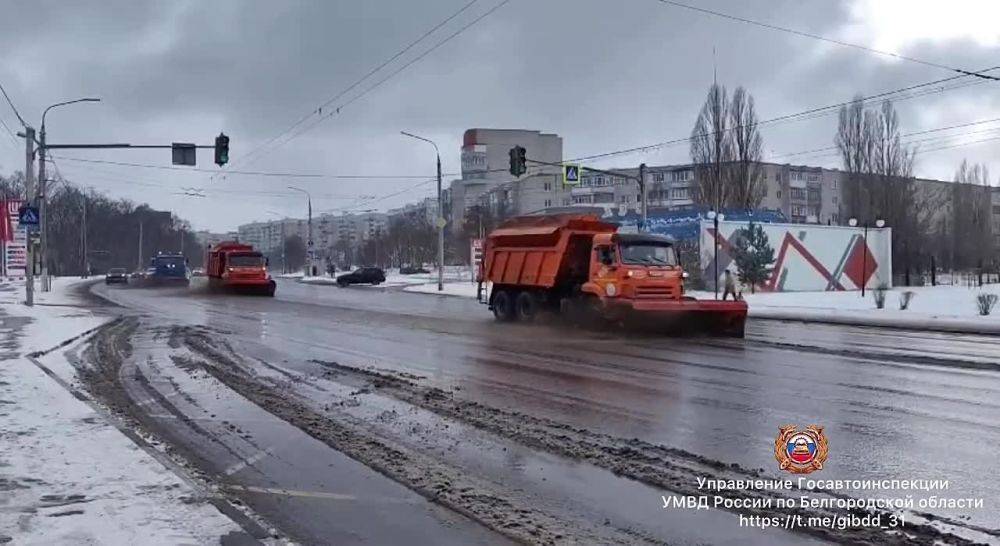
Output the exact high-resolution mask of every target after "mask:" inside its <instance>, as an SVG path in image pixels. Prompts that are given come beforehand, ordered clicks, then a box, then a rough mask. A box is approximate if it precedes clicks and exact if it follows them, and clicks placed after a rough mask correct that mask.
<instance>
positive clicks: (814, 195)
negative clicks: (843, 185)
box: [809, 188, 820, 201]
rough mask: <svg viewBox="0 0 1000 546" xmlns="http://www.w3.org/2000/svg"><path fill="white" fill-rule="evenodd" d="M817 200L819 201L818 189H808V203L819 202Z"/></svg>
mask: <svg viewBox="0 0 1000 546" xmlns="http://www.w3.org/2000/svg"><path fill="white" fill-rule="evenodd" d="M819 199H820V195H819V188H816V189H813V188H809V200H810V201H819Z"/></svg>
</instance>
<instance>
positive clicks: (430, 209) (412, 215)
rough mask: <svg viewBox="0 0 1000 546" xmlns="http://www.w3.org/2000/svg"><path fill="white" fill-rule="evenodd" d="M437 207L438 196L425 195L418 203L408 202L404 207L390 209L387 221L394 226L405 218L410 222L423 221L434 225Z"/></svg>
mask: <svg viewBox="0 0 1000 546" xmlns="http://www.w3.org/2000/svg"><path fill="white" fill-rule="evenodd" d="M437 209H438V204H437V197H425V198H424V199H422V200H420V201H417V202H416V203H408V204H406V205H404V206H402V207H399V208H395V209H390V210H389V212H388V213H387V216H388V218H387V222H388V224H389V225H390V226H392V225H393V224H394V223H396V222H398V221H401V220H404V219H405V220H407V221H408V222H423V223H426V224H428V225H431V226H433V225H435V222H436V221H437V215H438V214H437Z"/></svg>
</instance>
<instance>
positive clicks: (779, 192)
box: [778, 190, 781, 199]
mask: <svg viewBox="0 0 1000 546" xmlns="http://www.w3.org/2000/svg"><path fill="white" fill-rule="evenodd" d="M778 199H781V190H778Z"/></svg>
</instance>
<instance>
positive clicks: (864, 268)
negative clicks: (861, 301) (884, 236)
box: [847, 218, 885, 298]
mask: <svg viewBox="0 0 1000 546" xmlns="http://www.w3.org/2000/svg"><path fill="white" fill-rule="evenodd" d="M847 225H849V226H851V227H858V219H857V218H851V219H850V220H848V221H847ZM875 227H877V228H879V229H882V228H884V227H885V220H883V219H881V218H879V219H877V220H875ZM864 230H865V231H864V238H863V239H862V242H863V244H864V248H863V249H862V252H861V297H862V298H863V297H865V285H866V284H868V279H867V278H866V277H867V276H868V220H865V225H864Z"/></svg>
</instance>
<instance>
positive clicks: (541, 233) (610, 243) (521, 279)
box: [477, 214, 747, 337]
mask: <svg viewBox="0 0 1000 546" xmlns="http://www.w3.org/2000/svg"><path fill="white" fill-rule="evenodd" d="M686 277H687V274H686V273H684V271H683V270H682V269H681V266H680V264H679V262H678V259H677V252H676V250H675V248H674V245H673V242H672V240H671V239H669V238H666V237H663V236H660V235H651V234H626V233H618V226H617V225H616V224H611V223H608V222H604V221H602V220H601V219H600V218H599V217H597V216H595V215H590V214H552V215H542V216H521V217H517V218H512V219H510V220H508V221H506V222H504V223H503V224H501V225H500V226H499V227H498V228H497V229H495V230H493V232H491V233H490V234H489V236H488V237H487V239H486V244H485V247H484V257H483V261H482V264H481V265H480V267H479V273H478V279H477V280H478V282H479V283H480V284H479V287H480V294H481V295H482V288H483V284H484V283H489V284H491V285H492V290H490V293H489V295H488V298H487V300H486V303H488V304H489V308H490V309H491V310H492V311H493V314H494V316H495V317H496V318H497V320H500V321H513V320H521V321H530V320H533V319H534V318H535V317H536V316H537V315H538V313H539V312H542V311H550V312H557V313H560V314H563V315H567V316H568V318H571V319H584V318H596V319H600V320H605V321H611V322H624V323H629V324H634V325H636V326H638V327H641V328H653V329H664V330H670V331H695V332H698V331H705V332H710V333H715V334H722V335H728V336H733V337H743V331H744V323H745V322H746V316H747V304H746V302H743V301H717V300H697V299H695V298H692V297H688V296H686V295H685V294H684V279H685V278H686Z"/></svg>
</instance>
